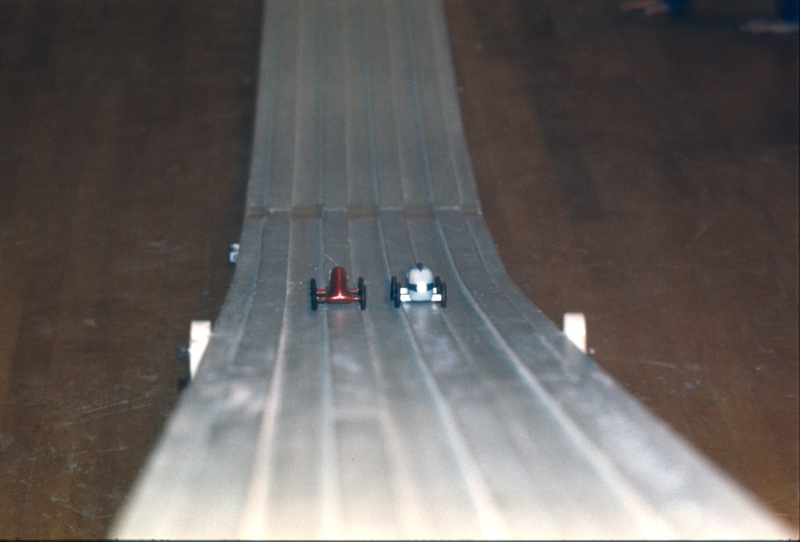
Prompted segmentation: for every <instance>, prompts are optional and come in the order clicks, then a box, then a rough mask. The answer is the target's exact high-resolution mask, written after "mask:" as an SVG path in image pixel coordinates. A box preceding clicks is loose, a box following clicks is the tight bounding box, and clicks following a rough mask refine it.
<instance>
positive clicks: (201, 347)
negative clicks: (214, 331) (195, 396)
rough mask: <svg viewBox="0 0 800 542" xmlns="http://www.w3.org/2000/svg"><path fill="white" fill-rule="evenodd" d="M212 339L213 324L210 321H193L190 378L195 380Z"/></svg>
mask: <svg viewBox="0 0 800 542" xmlns="http://www.w3.org/2000/svg"><path fill="white" fill-rule="evenodd" d="M210 338H211V322H210V321H208V320H192V327H191V332H190V340H189V376H190V377H191V379H192V380H194V375H195V374H196V373H197V367H198V366H199V365H200V360H202V359H203V354H204V353H205V351H206V346H208V340H209V339H210Z"/></svg>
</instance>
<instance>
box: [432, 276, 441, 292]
mask: <svg viewBox="0 0 800 542" xmlns="http://www.w3.org/2000/svg"><path fill="white" fill-rule="evenodd" d="M433 287H434V288H436V291H437V292H439V293H442V280H441V279H440V278H439V275H436V278H434V279H433Z"/></svg>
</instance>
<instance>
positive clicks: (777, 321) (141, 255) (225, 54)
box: [0, 0, 798, 538]
mask: <svg viewBox="0 0 800 542" xmlns="http://www.w3.org/2000/svg"><path fill="white" fill-rule="evenodd" d="M445 6H446V10H447V16H448V22H449V25H450V34H451V36H450V37H451V43H452V46H453V56H454V64H455V68H456V76H457V80H458V84H459V92H460V98H461V108H462V116H463V119H464V124H465V130H466V135H467V139H468V143H469V146H470V153H471V157H472V162H473V168H474V171H475V176H476V181H477V183H478V188H479V191H480V196H481V200H482V204H483V212H484V216H485V219H486V221H487V223H488V224H489V227H490V229H491V231H492V234H493V236H494V238H495V241H496V242H497V244H498V248H499V251H500V254H501V256H502V258H503V261H504V263H505V265H506V268H507V270H508V272H509V274H510V275H511V277H512V278H513V279H514V280H515V281H516V282H517V284H518V285H519V286H520V287H521V288H522V289H523V291H525V292H526V293H527V294H528V295H529V297H530V298H531V299H532V301H533V302H534V303H535V304H536V305H537V306H539V307H540V308H541V309H542V310H543V311H544V313H545V314H547V315H548V316H549V317H550V318H551V319H553V320H554V321H556V322H560V319H561V315H562V314H563V313H564V312H566V311H573V310H580V311H583V312H584V313H586V316H587V320H588V326H589V344H590V346H591V347H593V348H594V349H595V352H596V354H595V357H596V360H597V362H598V363H599V364H600V365H601V366H603V367H604V368H605V369H606V370H607V371H609V372H610V373H611V374H612V375H613V376H615V377H616V378H617V379H618V380H619V381H620V382H621V383H622V384H623V385H624V386H625V387H626V388H627V389H628V390H630V391H631V392H632V393H633V394H634V395H636V396H637V397H639V398H640V400H641V401H642V402H643V403H644V404H645V405H647V406H648V407H649V408H650V409H652V410H653V411H654V412H655V413H656V414H658V415H659V416H660V417H662V418H663V419H665V420H666V421H668V422H669V423H670V424H671V425H672V426H673V427H674V428H675V429H676V430H677V431H678V432H680V433H681V434H683V435H684V436H685V437H686V438H687V439H688V440H690V441H691V442H693V443H694V444H695V445H696V446H697V447H698V448H699V449H700V450H701V451H702V452H704V453H705V454H706V455H707V456H708V457H710V458H711V459H712V460H714V461H715V462H717V463H718V464H719V465H720V466H721V467H722V468H723V469H724V470H725V471H727V472H728V473H730V474H731V475H732V476H733V477H734V478H736V479H737V480H739V481H740V482H741V483H742V484H743V485H744V486H745V487H747V488H749V489H750V490H751V491H753V492H754V493H755V494H756V495H757V496H759V497H760V498H761V499H762V500H763V501H764V502H765V503H767V504H768V505H769V506H770V507H771V508H772V509H773V510H775V512H776V513H778V514H780V515H782V516H783V517H785V518H786V520H787V522H788V523H789V524H790V525H792V526H793V528H794V529H795V531H796V530H797V528H798V511H797V510H798V400H797V388H798V374H797V364H798V343H797V327H798V322H797V315H798V302H797V285H798V270H797V243H798V239H797V232H798V229H797V225H798V221H797V212H798V211H797V205H798V202H797V194H798V163H797V160H798V141H797V130H798V121H797V119H798V110H797V45H798V44H797V36H796V35H795V36H790V37H771V36H763V37H750V36H746V35H743V34H741V33H739V31H738V30H737V26H738V24H739V23H740V22H743V21H744V20H746V19H748V18H750V17H752V16H757V15H762V14H765V13H769V12H770V10H771V9H772V4H771V2H762V1H736V2H721V1H699V2H695V5H694V6H693V9H692V11H691V12H690V13H689V14H688V15H687V16H685V17H680V18H675V19H671V18H668V17H661V18H655V19H649V20H646V19H643V18H641V17H636V16H626V15H622V14H621V13H620V12H619V11H618V9H617V3H616V2H612V1H589V0H585V1H578V0H576V1H574V2H571V3H569V4H567V3H564V2H557V1H550V2H545V1H527V2H522V1H514V2H511V1H502V2H477V1H469V2H465V1H455V0H448V1H447V2H445ZM260 9H261V8H260V4H259V3H257V2H240V1H236V2H197V1H191V2H189V1H186V2H155V1H148V2H142V1H138V0H137V1H133V0H126V1H122V0H119V1H115V2H108V3H102V2H77V1H74V0H68V1H64V2H60V3H51V2H15V1H7V0H0V537H2V538H16V537H22V538H78V537H80V538H99V537H103V536H104V535H105V534H106V532H107V529H108V526H109V524H110V522H111V519H112V518H113V516H114V513H115V511H116V510H117V509H118V507H119V506H120V504H121V501H122V499H123V498H124V496H125V494H126V492H127V491H128V489H129V488H130V486H131V484H132V482H133V480H134V479H135V477H136V474H137V471H138V469H139V467H140V466H141V465H142V463H143V461H144V459H145V458H146V456H147V454H148V452H149V451H150V449H151V448H152V446H153V444H154V442H155V441H156V439H157V437H158V434H159V431H160V430H161V428H162V427H163V423H164V421H165V419H166V418H167V417H168V416H169V413H170V411H171V409H172V407H173V406H174V404H175V401H176V400H177V398H178V396H179V393H180V392H179V385H178V383H179V381H180V380H181V379H183V378H185V376H186V360H185V358H183V357H181V356H180V353H181V352H180V347H181V345H184V344H185V343H186V341H187V336H188V327H189V321H190V320H192V319H212V320H213V319H214V317H215V316H216V314H217V312H218V311H219V308H220V307H221V305H222V302H223V300H224V296H225V292H226V291H227V287H228V284H229V282H230V279H231V277H232V274H233V271H232V268H231V267H230V266H229V265H228V264H227V261H226V257H227V246H228V243H230V242H234V241H236V240H237V236H238V231H239V229H240V224H241V219H242V208H243V201H244V185H245V181H246V178H247V167H248V164H249V159H250V156H249V152H250V149H249V146H250V132H251V130H252V117H253V95H254V89H255V86H254V85H255V81H254V79H255V74H256V72H257V58H256V55H257V50H258V42H259V35H258V32H259V28H260V26H259V18H260Z"/></svg>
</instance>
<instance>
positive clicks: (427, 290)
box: [389, 263, 447, 307]
mask: <svg viewBox="0 0 800 542" xmlns="http://www.w3.org/2000/svg"><path fill="white" fill-rule="evenodd" d="M389 297H390V299H391V300H392V302H393V303H394V306H395V307H399V306H400V303H410V302H414V303H420V302H423V303H424V302H430V303H439V304H440V305H441V306H442V307H445V306H447V285H446V284H445V283H444V282H442V281H441V279H440V278H439V277H438V276H436V277H434V276H433V272H432V271H431V270H430V269H429V268H427V267H425V266H424V265H422V264H421V263H417V264H416V265H412V266H411V267H409V268H408V271H407V272H406V281H405V286H401V285H400V282H399V281H398V280H397V277H392V282H391V284H390V286H389Z"/></svg>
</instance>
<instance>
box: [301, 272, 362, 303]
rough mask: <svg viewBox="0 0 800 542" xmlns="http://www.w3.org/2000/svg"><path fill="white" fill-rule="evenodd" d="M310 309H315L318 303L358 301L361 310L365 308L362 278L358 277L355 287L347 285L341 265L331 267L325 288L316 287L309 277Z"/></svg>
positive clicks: (345, 275)
mask: <svg viewBox="0 0 800 542" xmlns="http://www.w3.org/2000/svg"><path fill="white" fill-rule="evenodd" d="M310 290H311V291H310V294H311V310H317V304H318V303H358V304H359V305H360V306H361V310H362V311H363V310H364V309H366V308H367V287H366V286H365V285H364V279H363V278H362V277H359V278H358V287H357V288H348V287H347V272H346V271H345V270H344V268H343V267H339V266H336V267H334V268H333V269H331V276H330V280H329V282H328V287H327V288H320V289H318V288H317V281H316V280H315V279H311V288H310Z"/></svg>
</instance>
